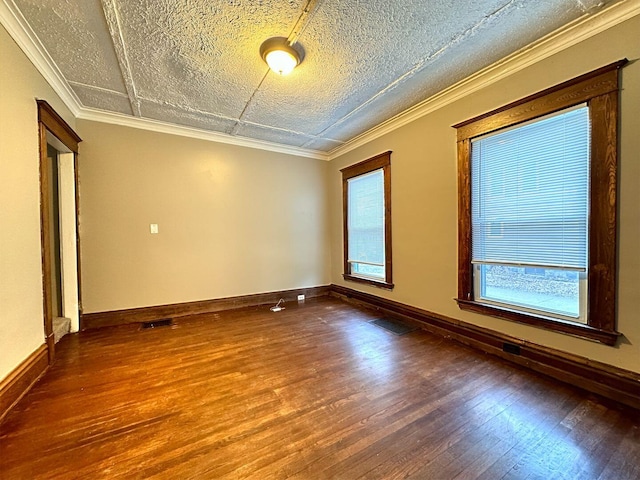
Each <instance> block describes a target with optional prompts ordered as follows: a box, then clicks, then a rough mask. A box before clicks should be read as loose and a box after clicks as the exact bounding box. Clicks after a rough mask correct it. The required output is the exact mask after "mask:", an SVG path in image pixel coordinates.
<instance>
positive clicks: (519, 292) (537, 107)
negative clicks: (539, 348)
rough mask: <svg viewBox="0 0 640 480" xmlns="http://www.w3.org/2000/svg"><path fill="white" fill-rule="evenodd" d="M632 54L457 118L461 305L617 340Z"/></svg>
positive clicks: (605, 341) (610, 342) (532, 322)
mask: <svg viewBox="0 0 640 480" xmlns="http://www.w3.org/2000/svg"><path fill="white" fill-rule="evenodd" d="M624 63H625V61H621V62H617V63H615V64H612V65H609V66H607V67H603V68H601V69H599V70H596V71H594V72H591V73H588V74H586V75H583V76H581V77H578V78H576V79H574V80H571V81H569V82H565V83H564V84H561V85H558V86H556V87H553V88H551V89H548V90H546V91H544V92H541V93H538V94H536V95H533V96H531V97H528V98H525V99H523V100H520V101H518V102H515V103H513V104H511V105H507V106H505V107H503V108H500V109H498V110H496V111H493V112H490V113H488V114H485V115H482V116H480V117H477V118H474V119H471V120H469V121H466V122H463V123H461V124H459V125H456V126H455V127H456V128H457V129H458V187H459V196H460V197H459V199H460V201H459V254H458V257H459V258H458V263H459V265H458V267H459V268H458V271H459V278H458V299H457V301H458V304H459V305H460V307H461V308H463V309H467V310H472V311H475V312H479V313H484V314H489V315H493V316H498V317H502V318H507V319H511V320H516V321H520V322H524V323H530V324H534V325H538V326H543V327H547V328H551V329H554V330H559V331H563V332H566V333H571V334H574V335H579V336H584V337H587V338H591V339H594V340H598V341H601V342H603V343H606V344H614V343H615V342H616V339H617V336H618V334H617V333H616V332H615V277H616V185H617V180H616V170H617V156H616V155H617V119H618V117H617V105H618V70H619V68H620V67H622V66H623V65H624Z"/></svg>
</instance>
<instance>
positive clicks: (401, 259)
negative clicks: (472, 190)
mask: <svg viewBox="0 0 640 480" xmlns="http://www.w3.org/2000/svg"><path fill="white" fill-rule="evenodd" d="M639 31H640V17H635V18H634V19H631V20H629V21H626V22H625V23H623V24H621V25H618V26H617V27H614V28H612V29H610V30H608V31H606V32H604V33H601V34H599V35H597V36H595V37H593V38H591V39H589V40H586V41H584V42H583V43H580V44H577V45H575V46H573V47H571V48H569V49H567V50H565V51H563V52H561V53H558V54H556V55H554V56H553V57H550V58H548V59H546V60H544V61H541V62H539V63H537V64H535V65H533V66H530V67H528V68H526V69H525V70H523V71H520V72H519V73H516V74H514V75H512V76H510V77H509V78H506V79H503V80H501V81H499V82H498V83H496V84H494V85H491V86H489V87H486V88H484V89H483V90H481V91H480V92H476V93H474V94H473V95H470V96H469V97H467V98H463V99H461V100H458V101H456V102H455V103H453V104H450V105H448V106H445V107H443V108H441V109H440V110H438V111H436V112H433V113H431V114H429V115H427V116H425V117H422V118H421V119H419V120H416V121H414V122H413V123H410V124H408V125H406V126H404V127H401V128H399V129H398V130H395V131H393V132H391V133H389V134H387V135H385V136H384V137H381V138H379V139H376V140H374V141H372V142H370V143H368V144H366V145H364V146H362V147H360V148H358V149H356V150H354V151H351V152H349V153H347V154H345V155H343V156H342V157H340V158H338V159H335V160H333V161H332V162H331V164H330V166H331V173H330V185H331V187H330V188H331V193H330V195H331V232H332V233H331V250H332V279H333V280H332V282H333V283H336V284H340V285H345V286H348V287H351V288H354V289H357V290H360V291H366V292H369V293H373V294H375V295H379V296H382V297H386V298H390V299H393V300H396V301H399V302H403V303H406V304H409V305H413V306H417V307H420V308H423V309H426V310H430V311H432V312H437V313H439V314H443V315H447V316H449V317H453V318H456V319H460V320H464V321H466V322H469V323H472V324H475V325H480V326H482V327H487V328H490V329H492V330H495V331H498V332H503V333H506V334H510V335H513V336H515V337H518V338H522V339H526V340H528V341H531V342H535V343H538V344H542V345H546V346H549V347H553V348H557V349H560V350H563V351H566V352H570V353H574V354H578V355H582V356H585V357H588V358H591V359H595V360H599V361H602V362H606V363H609V364H611V365H615V366H618V367H622V368H626V369H629V370H633V371H636V372H640V316H639V315H638V303H639V301H640V248H639V247H640V243H639V242H640V161H639V157H640V155H639V154H638V152H640V142H639V139H640V135H639V132H640V63H639V62H637V59H638V58H639V57H640V42H638V41H637V39H638V32H639ZM624 57H627V58H629V59H630V60H636V61H635V62H632V63H631V64H629V65H627V66H626V67H625V68H624V70H623V74H622V120H621V125H622V132H621V158H620V190H619V195H620V198H619V200H620V220H619V225H620V234H619V276H618V279H619V281H618V283H619V288H618V320H617V324H618V330H619V331H620V332H621V333H622V334H624V338H623V339H622V341H621V342H620V345H619V346H617V347H608V346H605V345H602V344H598V343H595V342H591V341H587V340H582V339H578V338H574V337H571V336H568V335H562V334H558V333H554V332H550V331H547V330H543V329H539V328H534V327H530V326H526V325H521V324H517V323H512V322H508V321H504V320H500V319H496V318H491V317H487V316H483V315H477V314H472V313H469V312H462V311H460V310H459V309H458V307H457V305H456V302H455V301H454V300H453V298H454V297H456V294H457V193H456V188H457V187H456V132H455V130H454V129H453V128H451V125H453V124H456V123H458V122H460V121H463V120H466V119H468V118H472V117H474V116H476V115H478V114H481V113H483V112H486V111H489V110H492V109H494V108H497V107H499V106H501V105H504V104H506V103H508V102H511V101H513V100H516V99H518V98H522V97H524V96H526V95H529V94H532V93H535V92H537V91H540V90H542V89H544V88H546V87H549V86H552V85H554V84H557V83H560V82H562V81H564V80H568V79H570V78H572V77H574V76H577V75H580V74H582V73H586V72H588V71H590V70H593V69H595V68H598V67H601V66H604V65H607V64H609V63H611V62H614V61H616V60H619V59H621V58H624ZM386 150H392V151H393V154H392V157H391V164H392V167H391V178H392V208H393V267H394V272H393V279H394V283H395V285H396V287H395V289H394V290H393V291H392V292H386V291H384V290H380V289H376V288H373V287H366V286H362V285H360V284H354V283H350V282H345V281H344V280H343V279H342V276H341V274H342V223H341V221H342V220H341V215H342V205H341V182H340V172H339V169H340V168H343V167H344V166H346V165H350V164H353V163H356V162H358V161H361V160H364V159H366V158H368V157H370V156H372V155H374V154H377V153H379V152H383V151H386Z"/></svg>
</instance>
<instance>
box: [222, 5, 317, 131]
mask: <svg viewBox="0 0 640 480" xmlns="http://www.w3.org/2000/svg"><path fill="white" fill-rule="evenodd" d="M320 2H321V0H308V1H307V4H306V5H305V7H304V8H303V9H302V13H301V14H300V16H299V17H298V20H297V21H296V23H295V25H294V26H293V28H292V29H291V33H290V34H289V36H288V37H287V40H288V41H289V43H291V44H293V43H295V42H296V41H297V40H298V37H299V36H300V34H301V33H302V32H303V31H304V29H305V28H307V25H308V24H309V21H310V20H311V18H312V17H313V14H314V13H315V11H316V8H317V7H318V6H319V5H320ZM265 40H266V38H265ZM269 72H270V70H269V69H267V71H266V73H265V74H264V76H263V77H262V80H260V83H258V86H257V87H256V88H255V90H254V91H253V93H252V94H251V96H250V97H249V100H247V103H245V105H244V108H243V109H242V112H240V115H238V119H237V120H236V123H235V125H234V126H233V128H232V129H231V131H230V132H229V134H230V135H237V134H238V130H239V129H240V127H241V126H242V125H243V123H244V120H243V119H244V116H245V114H246V112H247V110H248V109H249V106H250V105H251V103H252V102H253V99H254V98H255V96H256V94H257V93H258V92H259V91H260V87H262V84H263V83H264V81H265V79H266V78H267V75H269ZM283 130H284V131H287V130H286V129H283ZM305 136H308V135H305ZM311 141H313V140H311ZM307 143H308V142H307Z"/></svg>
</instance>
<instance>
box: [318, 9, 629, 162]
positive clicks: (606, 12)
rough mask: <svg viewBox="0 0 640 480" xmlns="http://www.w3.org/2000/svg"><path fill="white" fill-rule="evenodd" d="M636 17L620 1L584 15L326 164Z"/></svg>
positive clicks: (363, 137) (359, 139)
mask: <svg viewBox="0 0 640 480" xmlns="http://www.w3.org/2000/svg"><path fill="white" fill-rule="evenodd" d="M639 14H640V0H623V1H621V2H618V3H616V4H614V5H611V6H610V7H608V8H605V9H603V10H601V11H600V12H598V13H595V14H593V15H591V14H586V15H584V16H582V17H581V18H579V19H577V20H575V21H573V22H571V23H569V24H567V25H565V26H564V27H562V28H560V29H558V30H556V31H554V32H552V33H550V34H548V35H546V36H544V37H542V38H541V39H540V40H537V41H536V42H533V43H532V44H530V45H527V46H526V47H524V48H521V49H520V50H518V51H517V52H515V53H513V54H511V55H509V56H507V57H505V58H503V59H502V60H499V61H498V62H496V63H494V64H492V65H490V66H488V67H486V68H484V69H482V70H480V71H478V72H477V73H475V74H473V75H471V76H469V77H467V78H465V79H464V80H462V81H460V82H458V83H456V84H454V85H452V86H450V87H448V88H446V89H444V90H442V91H441V92H439V93H437V94H435V95H433V96H431V97H429V98H427V99H426V100H423V101H422V102H420V103H418V104H416V105H414V106H413V107H411V108H408V109H407V110H405V111H403V112H401V113H399V114H398V115H396V116H394V117H392V118H390V119H389V120H387V121H385V122H382V123H380V124H379V125H377V126H375V127H373V128H371V129H370V130H368V131H366V132H364V133H362V134H360V135H358V136H356V137H354V138H353V139H351V140H349V141H348V142H346V143H345V144H344V145H341V146H339V147H337V148H334V149H333V150H331V151H329V154H328V156H329V160H333V159H335V158H338V157H340V156H342V155H344V154H345V153H347V152H350V151H351V150H354V149H356V148H358V147H361V146H362V145H365V144H367V143H369V142H371V141H373V140H375V139H377V138H379V137H381V136H383V135H386V134H387V133H389V132H392V131H394V130H396V129H398V128H400V127H402V126H404V125H406V124H408V123H411V122H413V121H414V120H417V119H419V118H421V117H423V116H425V115H427V114H429V113H431V112H434V111H436V110H439V109H440V108H442V107H444V106H446V105H449V104H450V103H453V102H455V101H457V100H459V99H461V98H463V97H465V96H467V95H470V94H472V93H474V92H477V91H478V90H481V89H482V88H484V87H486V86H488V85H491V84H493V83H495V82H497V81H498V80H501V79H503V78H506V77H508V76H510V75H513V74H514V73H516V72H518V71H520V70H523V69H524V68H526V67H528V66H530V65H532V64H535V63H537V62H540V61H541V60H543V59H545V58H547V57H550V56H551V55H554V54H555V53H558V52H560V51H562V50H565V49H567V48H569V47H571V46H573V45H575V44H577V43H579V42H582V41H584V40H586V39H588V38H590V37H593V36H594V35H597V34H598V33H600V32H603V31H605V30H607V29H609V28H611V27H614V26H615V25H618V24H619V23H622V22H624V21H625V20H628V19H630V18H632V17H635V16H636V15H639Z"/></svg>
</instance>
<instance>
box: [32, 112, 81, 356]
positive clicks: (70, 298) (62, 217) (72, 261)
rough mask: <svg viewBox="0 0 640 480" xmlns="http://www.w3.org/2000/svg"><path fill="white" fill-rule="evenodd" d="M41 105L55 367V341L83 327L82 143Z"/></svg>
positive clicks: (43, 214) (44, 230) (47, 296)
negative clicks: (79, 187)
mask: <svg viewBox="0 0 640 480" xmlns="http://www.w3.org/2000/svg"><path fill="white" fill-rule="evenodd" d="M37 103H38V121H39V128H40V221H41V241H42V244H41V245H42V271H43V275H42V278H43V281H42V284H43V285H42V288H43V298H44V305H43V306H44V334H45V341H46V343H47V348H48V355H49V363H52V362H53V360H54V358H55V344H56V342H57V341H59V340H60V338H62V337H63V336H64V335H65V334H67V333H69V332H77V331H78V330H79V329H80V312H81V309H82V308H81V302H80V264H79V258H78V252H79V245H78V243H79V242H78V209H77V204H78V202H77V153H78V143H79V142H80V141H81V139H80V137H78V135H77V134H76V133H75V132H74V131H73V130H72V129H71V127H69V125H67V123H66V122H65V121H64V120H63V119H62V118H61V117H60V116H59V115H58V114H57V113H56V112H55V111H54V110H53V109H52V108H51V107H50V106H49V104H48V103H47V102H45V101H42V100H38V101H37Z"/></svg>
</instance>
